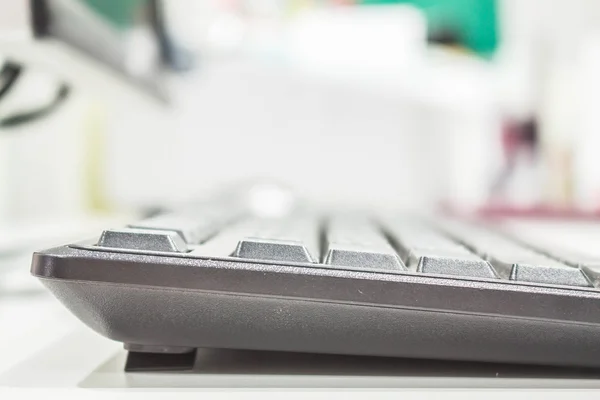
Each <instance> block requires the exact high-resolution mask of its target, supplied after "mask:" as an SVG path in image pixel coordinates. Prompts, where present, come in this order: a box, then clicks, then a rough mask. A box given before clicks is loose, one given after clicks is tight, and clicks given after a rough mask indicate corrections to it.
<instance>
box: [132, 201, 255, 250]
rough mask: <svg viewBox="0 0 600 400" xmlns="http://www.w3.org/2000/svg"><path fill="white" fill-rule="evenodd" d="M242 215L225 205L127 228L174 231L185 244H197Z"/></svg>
mask: <svg viewBox="0 0 600 400" xmlns="http://www.w3.org/2000/svg"><path fill="white" fill-rule="evenodd" d="M242 215H243V212H242V210H240V209H239V207H236V206H234V205H230V204H228V203H225V204H222V205H210V206H208V205H207V206H205V207H199V208H198V209H187V210H185V211H182V212H178V213H177V212H171V213H166V214H161V215H157V216H155V217H151V218H148V219H146V220H143V221H139V222H136V223H133V224H130V225H129V227H131V228H141V229H153V230H166V231H175V232H177V233H178V234H179V235H180V236H181V237H182V238H183V240H185V241H186V243H187V244H198V243H202V242H204V241H205V240H206V239H208V238H209V237H211V236H213V235H214V234H216V233H217V232H218V231H219V230H220V229H222V228H223V227H224V226H225V225H226V224H228V223H230V222H231V221H233V220H235V219H238V218H240V217H241V216H242Z"/></svg>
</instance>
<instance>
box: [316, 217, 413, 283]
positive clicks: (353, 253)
mask: <svg viewBox="0 0 600 400" xmlns="http://www.w3.org/2000/svg"><path fill="white" fill-rule="evenodd" d="M326 236H327V246H326V248H327V252H326V257H325V263H326V264H330V265H338V266H349V267H357V268H363V269H389V270H400V271H401V270H406V267H405V266H404V263H403V262H402V260H401V259H400V257H399V256H398V254H396V251H395V250H394V248H393V247H392V246H391V245H390V244H389V242H388V241H387V238H386V237H385V236H384V234H383V232H381V231H380V230H379V229H378V227H377V226H376V225H375V224H374V223H373V222H371V221H370V220H368V219H367V218H363V217H359V218H357V217H334V218H332V219H331V220H330V222H329V224H328V229H327V235H326Z"/></svg>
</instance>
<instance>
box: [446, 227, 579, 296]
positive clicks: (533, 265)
mask: <svg viewBox="0 0 600 400" xmlns="http://www.w3.org/2000/svg"><path fill="white" fill-rule="evenodd" d="M443 227H444V229H445V230H447V231H448V232H449V233H450V234H451V235H453V236H454V237H456V238H457V239H458V240H459V241H461V242H463V243H464V244H465V245H466V246H467V247H469V248H470V249H472V250H473V251H474V252H475V253H477V254H479V255H481V256H482V257H483V258H485V259H487V260H488V261H490V263H491V264H492V266H493V267H494V269H495V270H496V273H497V274H498V275H499V276H501V277H503V278H505V279H511V280H514V281H522V282H535V283H549V284H555V285H569V286H590V283H589V281H588V280H587V278H586V276H585V275H584V274H583V272H582V271H581V269H579V268H577V267H574V266H570V265H567V264H565V263H562V262H560V261H558V260H555V259H552V258H550V257H547V256H545V255H543V254H540V253H538V252H536V251H533V250H532V249H529V248H527V247H525V246H523V245H521V244H519V243H517V242H515V241H513V240H510V239H509V238H507V237H505V236H504V235H502V234H500V233H497V232H494V231H492V230H491V229H489V228H486V227H481V226H475V225H473V224H467V223H463V222H458V221H446V222H445V223H444V224H443Z"/></svg>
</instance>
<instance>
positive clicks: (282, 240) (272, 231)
mask: <svg viewBox="0 0 600 400" xmlns="http://www.w3.org/2000/svg"><path fill="white" fill-rule="evenodd" d="M318 236H319V223H318V219H317V218H316V217H315V216H312V215H302V216H293V217H291V218H279V219H270V220H269V219H265V220H263V221H260V222H259V223H257V228H256V230H255V231H254V232H253V233H252V234H250V235H249V236H246V237H244V238H243V239H242V240H240V242H239V243H238V245H237V248H236V251H235V256H236V257H241V258H250V259H259V260H275V261H277V260H279V261H292V262H312V263H314V262H318V261H319V245H318V240H319V239H318Z"/></svg>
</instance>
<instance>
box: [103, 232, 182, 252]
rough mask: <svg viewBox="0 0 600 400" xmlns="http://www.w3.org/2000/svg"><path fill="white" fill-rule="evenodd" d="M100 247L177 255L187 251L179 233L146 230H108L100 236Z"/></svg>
mask: <svg viewBox="0 0 600 400" xmlns="http://www.w3.org/2000/svg"><path fill="white" fill-rule="evenodd" d="M98 246H100V247H112V248H118V249H130V250H148V251H166V252H177V253H182V252H186V251H187V245H186V243H185V242H184V240H183V239H182V238H181V237H180V236H179V234H178V233H177V232H169V231H153V230H144V229H114V230H106V231H104V232H103V233H102V235H101V236H100V239H99V240H98Z"/></svg>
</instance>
